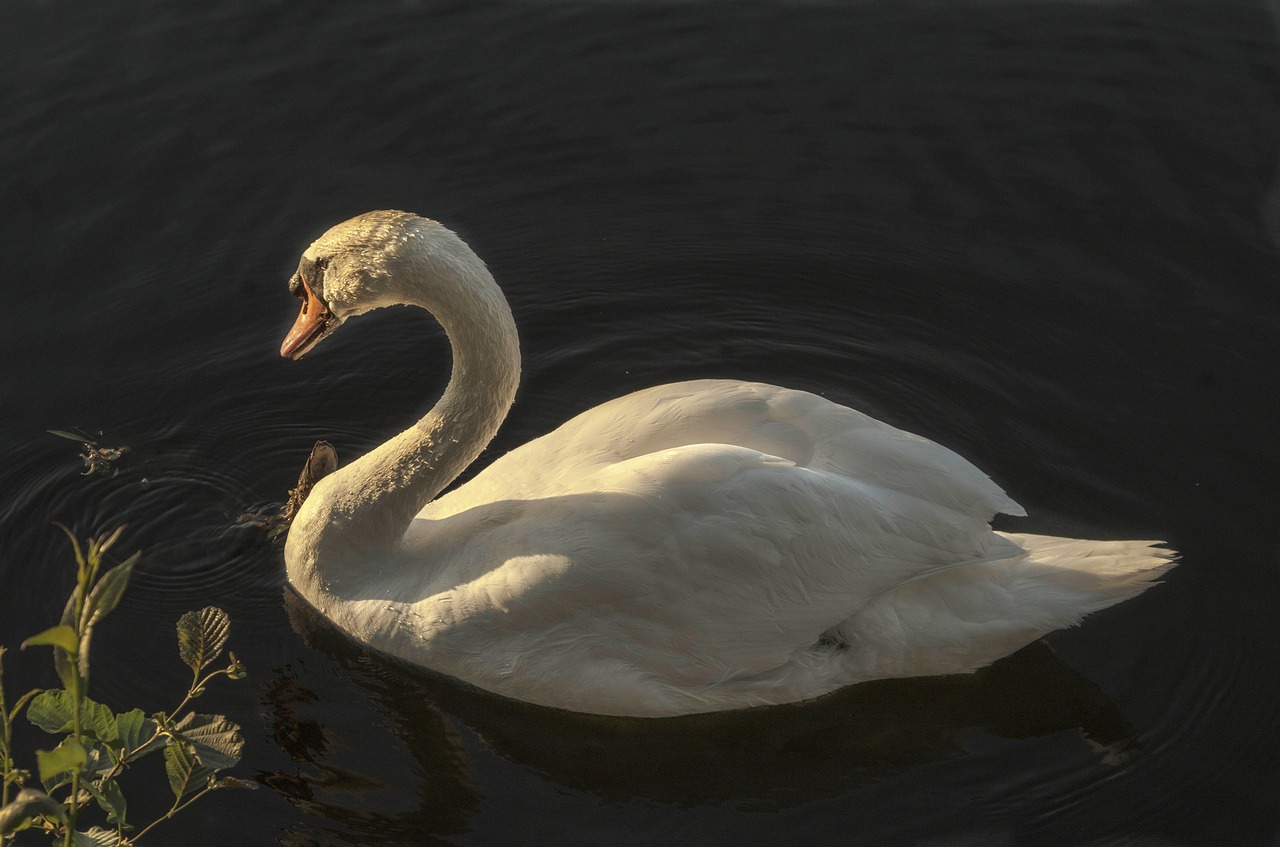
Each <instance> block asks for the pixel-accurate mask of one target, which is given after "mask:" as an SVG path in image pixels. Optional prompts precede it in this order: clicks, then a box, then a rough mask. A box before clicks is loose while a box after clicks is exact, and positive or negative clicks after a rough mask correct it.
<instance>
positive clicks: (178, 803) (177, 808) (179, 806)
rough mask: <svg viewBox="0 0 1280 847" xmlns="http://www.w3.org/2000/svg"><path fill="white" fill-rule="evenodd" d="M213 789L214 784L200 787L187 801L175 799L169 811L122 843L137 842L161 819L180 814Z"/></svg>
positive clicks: (165, 819) (164, 819)
mask: <svg viewBox="0 0 1280 847" xmlns="http://www.w3.org/2000/svg"><path fill="white" fill-rule="evenodd" d="M213 790H214V789H213V786H206V787H204V788H202V789H200V790H199V791H197V792H196V793H195V794H192V795H191V798H190V799H189V800H187V802H185V803H183V802H182V798H178V799H177V800H174V801H173V805H172V806H170V807H169V811H167V812H165V813H164V814H163V815H161V816H160V817H158V818H156V819H155V820H153V821H152V822H151V823H149V824H147V825H146V826H144V827H143V828H142V829H141V830H139V831H138V834H137V835H134V836H131V837H130V838H129V839H128V840H126V841H121V842H120V843H121V845H129V844H137V843H138V839H139V838H141V837H142V836H144V835H146V834H147V833H148V832H150V831H151V829H152V828H153V827H154V826H155V825H156V824H158V823H160V822H161V821H167V820H168V819H169V818H171V817H173V816H174V815H176V814H178V812H181V811H182V810H183V809H185V808H187V807H188V806H190V805H191V804H192V803H194V802H195V801H197V800H199V799H200V798H201V797H203V796H204V795H206V794H208V793H209V792H210V791H213Z"/></svg>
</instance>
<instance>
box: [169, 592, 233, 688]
mask: <svg viewBox="0 0 1280 847" xmlns="http://www.w3.org/2000/svg"><path fill="white" fill-rule="evenodd" d="M230 631H231V619H230V618H228V617H227V613H226V612H224V611H222V610H221V609H219V608H218V607H217V606H206V607H205V608H203V609H201V610H200V611H198V612H187V613H186V614H185V615H183V616H182V617H181V618H179V619H178V655H180V656H181V657H182V661H184V662H186V664H187V667H189V668H191V670H193V671H195V672H196V673H199V672H200V669H201V668H203V667H204V666H205V665H207V664H209V663H210V662H212V661H213V660H214V659H216V658H218V654H219V653H221V652H222V648H223V647H225V646H226V644H227V635H228V633H229V632H230Z"/></svg>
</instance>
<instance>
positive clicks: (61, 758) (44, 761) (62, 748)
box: [36, 738, 89, 786]
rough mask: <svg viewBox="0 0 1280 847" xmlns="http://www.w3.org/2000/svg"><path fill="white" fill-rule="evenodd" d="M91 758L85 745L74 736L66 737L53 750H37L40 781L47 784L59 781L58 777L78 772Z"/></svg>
mask: <svg viewBox="0 0 1280 847" xmlns="http://www.w3.org/2000/svg"><path fill="white" fill-rule="evenodd" d="M88 759H89V754H88V753H87V752H86V751H85V749H84V745H82V744H81V743H80V742H79V741H76V740H75V739H74V738H65V739H63V741H62V743H61V744H59V745H58V746H57V747H55V748H53V749H52V750H37V751H36V767H37V769H38V770H39V772H40V781H41V782H43V783H44V784H45V785H46V786H48V785H53V784H54V783H56V782H58V781H59V780H58V777H61V776H64V775H66V774H71V773H75V772H78V771H79V770H80V769H81V768H83V767H84V765H85V762H87V761H88Z"/></svg>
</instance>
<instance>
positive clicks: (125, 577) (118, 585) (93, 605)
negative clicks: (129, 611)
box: [79, 527, 142, 679]
mask: <svg viewBox="0 0 1280 847" xmlns="http://www.w3.org/2000/svg"><path fill="white" fill-rule="evenodd" d="M121 529H124V527H121ZM118 534H119V531H118V530H117V535H118ZM110 540H112V541H114V540H115V537H114V536H113V537H112V538H111V539H110ZM141 555H142V553H141V551H139V552H137V553H134V554H133V555H132V556H130V557H129V558H128V559H125V560H124V561H123V562H121V563H120V564H118V565H116V566H115V567H114V568H112V569H111V570H109V571H107V572H106V573H105V574H103V575H102V578H101V579H99V580H98V584H97V585H95V586H94V587H93V591H92V592H90V594H89V600H88V602H86V603H85V607H84V616H85V618H87V619H88V622H87V623H85V625H84V630H83V633H82V634H81V636H80V667H79V671H80V677H81V678H82V679H88V678H89V641H90V639H92V638H93V628H94V627H95V626H97V625H98V622H99V621H101V620H102V619H103V618H105V617H106V616H107V615H108V614H110V613H111V611H112V610H113V609H115V607H116V606H118V605H120V598H121V597H123V596H124V590H125V588H126V587H128V585H129V577H130V576H131V575H132V574H133V566H134V565H136V564H137V563H138V558H139V557H140V556H141Z"/></svg>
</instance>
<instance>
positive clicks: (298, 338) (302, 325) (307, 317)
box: [280, 280, 337, 359]
mask: <svg viewBox="0 0 1280 847" xmlns="http://www.w3.org/2000/svg"><path fill="white" fill-rule="evenodd" d="M302 289H303V291H305V292H306V295H305V296H304V297H302V311H300V312H299V313H298V319H297V320H296V321H294V322H293V328H292V329H290V330H289V334H288V335H286V336H285V337H284V343H283V344H281V345H280V355H281V356H284V357H285V358H286V359H301V358H302V357H303V356H304V355H306V354H307V353H308V352H310V350H311V348H312V347H315V346H316V345H317V344H319V343H320V340H321V339H323V338H324V337H325V336H326V335H328V334H329V333H330V332H332V331H333V330H334V328H335V327H336V326H337V321H336V320H334V316H333V312H331V311H329V307H328V306H326V305H325V304H324V301H323V300H321V299H320V298H319V297H317V296H316V295H315V292H313V291H312V290H311V286H309V285H307V282H306V280H302Z"/></svg>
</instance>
